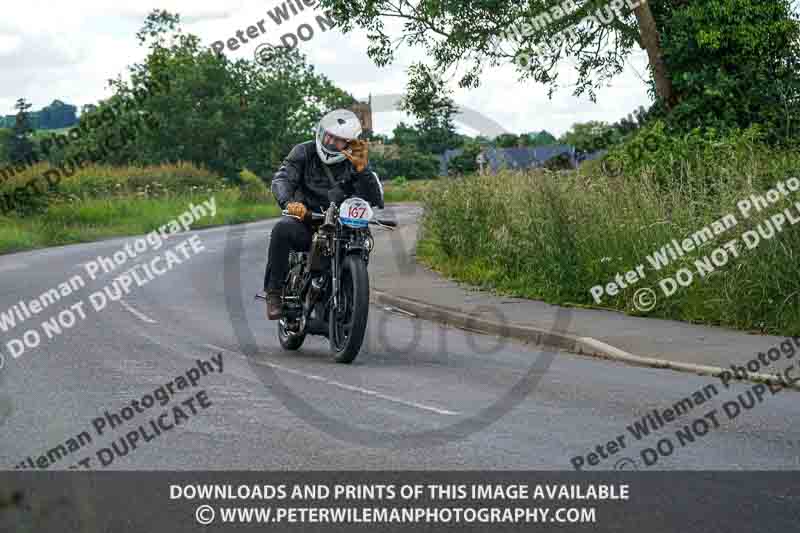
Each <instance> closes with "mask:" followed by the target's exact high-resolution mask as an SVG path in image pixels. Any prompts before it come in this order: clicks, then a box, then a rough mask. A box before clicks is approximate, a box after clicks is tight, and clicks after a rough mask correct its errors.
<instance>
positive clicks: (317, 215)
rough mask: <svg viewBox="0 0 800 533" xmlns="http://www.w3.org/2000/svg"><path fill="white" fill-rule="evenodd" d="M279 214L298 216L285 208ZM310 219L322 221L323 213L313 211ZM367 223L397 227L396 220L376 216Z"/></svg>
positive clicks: (323, 218)
mask: <svg viewBox="0 0 800 533" xmlns="http://www.w3.org/2000/svg"><path fill="white" fill-rule="evenodd" d="M281 214H282V215H283V216H288V217H294V218H299V217H297V216H295V215H290V214H289V212H288V211H287V210H285V209H284V210H283V211H281ZM311 220H312V221H313V222H322V221H323V220H325V215H324V214H322V213H314V212H312V213H311ZM369 223H370V224H374V225H381V226H387V227H390V228H396V227H397V221H396V220H384V219H381V218H376V219H373V220H370V222H369Z"/></svg>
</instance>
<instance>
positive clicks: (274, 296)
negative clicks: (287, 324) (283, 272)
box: [267, 289, 283, 320]
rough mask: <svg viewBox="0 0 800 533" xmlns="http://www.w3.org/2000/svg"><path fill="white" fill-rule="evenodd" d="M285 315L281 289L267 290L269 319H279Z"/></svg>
mask: <svg viewBox="0 0 800 533" xmlns="http://www.w3.org/2000/svg"><path fill="white" fill-rule="evenodd" d="M282 316H283V301H282V300H281V290H280V289H277V290H274V289H273V290H268V291H267V320H278V319H280V318H281V317H282Z"/></svg>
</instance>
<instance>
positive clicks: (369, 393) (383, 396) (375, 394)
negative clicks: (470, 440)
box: [206, 344, 461, 416]
mask: <svg viewBox="0 0 800 533" xmlns="http://www.w3.org/2000/svg"><path fill="white" fill-rule="evenodd" d="M206 347H208V348H211V349H213V350H223V351H225V352H229V353H233V354H236V355H239V356H243V355H242V354H240V353H238V352H232V351H231V350H228V349H227V348H222V347H220V346H214V345H213V344H206ZM253 362H254V363H256V364H258V365H261V366H268V367H270V368H274V369H275V370H281V371H283V372H287V373H289V374H294V375H297V376H302V377H304V378H306V379H310V380H313V381H320V382H322V383H325V384H326V385H331V386H333V387H338V388H340V389H344V390H348V391H351V392H357V393H360V394H364V395H366V396H373V397H375V398H380V399H382V400H386V401H389V402H393V403H398V404H401V405H405V406H406V407H414V408H416V409H422V410H423V411H431V412H433V413H436V414H439V415H446V416H460V415H461V413H457V412H455V411H449V410H447V409H440V408H439V407H433V406H430V405H425V404H421V403H417V402H411V401H408V400H404V399H402V398H397V397H395V396H389V395H387V394H383V393H381V392H378V391H374V390H370V389H365V388H363V387H356V386H355V385H348V384H347V383H341V382H339V381H334V380H331V379H328V378H326V377H323V376H317V375H315V374H306V373H305V372H300V371H299V370H295V369H294V368H289V367H286V366H283V365H279V364H276V363H270V362H268V361H253Z"/></svg>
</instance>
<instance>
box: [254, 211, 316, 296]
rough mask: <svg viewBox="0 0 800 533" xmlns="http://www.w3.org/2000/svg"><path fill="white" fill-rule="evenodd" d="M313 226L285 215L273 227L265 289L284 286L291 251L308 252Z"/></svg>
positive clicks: (275, 288)
mask: <svg viewBox="0 0 800 533" xmlns="http://www.w3.org/2000/svg"><path fill="white" fill-rule="evenodd" d="M311 236H312V232H311V227H310V226H309V225H308V224H305V223H303V222H300V221H299V220H297V219H296V218H292V217H283V218H281V219H280V220H279V221H278V223H277V224H275V226H274V227H273V228H272V235H271V236H270V239H269V256H268V257H267V270H266V272H264V290H265V291H269V290H277V289H281V288H282V287H283V283H284V282H285V281H286V274H287V273H288V272H289V252H292V251H294V252H307V251H308V250H309V249H310V248H311Z"/></svg>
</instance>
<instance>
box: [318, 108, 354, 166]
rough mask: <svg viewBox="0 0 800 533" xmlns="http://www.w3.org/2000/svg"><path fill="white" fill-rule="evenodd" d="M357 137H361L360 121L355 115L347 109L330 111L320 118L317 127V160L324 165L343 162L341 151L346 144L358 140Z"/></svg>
mask: <svg viewBox="0 0 800 533" xmlns="http://www.w3.org/2000/svg"><path fill="white" fill-rule="evenodd" d="M359 135H361V121H360V120H358V117H357V116H356V114H355V113H353V112H352V111H348V110H347V109H337V110H335V111H331V112H330V113H328V114H327V115H325V116H324V117H322V120H320V121H319V126H317V154H318V155H319V158H320V159H322V162H323V163H325V164H326V165H333V164H335V163H339V162H341V161H344V159H345V157H344V154H343V153H342V150H343V149H344V148H345V147H346V146H347V143H349V142H350V141H354V140H356V139H358V136H359ZM342 141H344V142H342ZM337 145H338V146H337Z"/></svg>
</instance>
